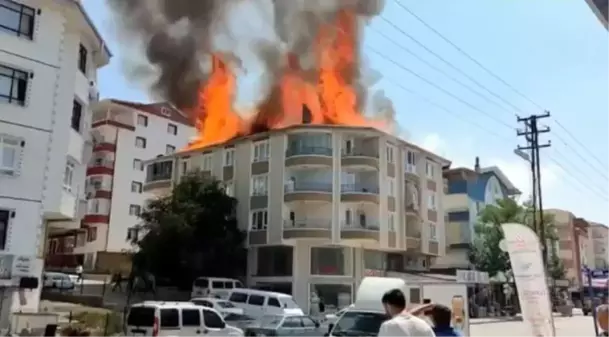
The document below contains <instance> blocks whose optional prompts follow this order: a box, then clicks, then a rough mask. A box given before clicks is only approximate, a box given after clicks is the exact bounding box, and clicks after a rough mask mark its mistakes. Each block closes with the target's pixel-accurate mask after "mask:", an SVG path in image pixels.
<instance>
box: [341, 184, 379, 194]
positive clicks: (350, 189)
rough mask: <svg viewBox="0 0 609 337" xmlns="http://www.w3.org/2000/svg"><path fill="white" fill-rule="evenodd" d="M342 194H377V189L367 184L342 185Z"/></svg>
mask: <svg viewBox="0 0 609 337" xmlns="http://www.w3.org/2000/svg"><path fill="white" fill-rule="evenodd" d="M340 190H341V192H342V193H370V194H378V193H379V187H378V186H373V185H368V184H342V185H341V186H340Z"/></svg>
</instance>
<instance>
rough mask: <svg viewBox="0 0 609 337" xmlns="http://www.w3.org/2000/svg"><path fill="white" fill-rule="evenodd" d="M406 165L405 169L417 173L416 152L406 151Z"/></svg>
mask: <svg viewBox="0 0 609 337" xmlns="http://www.w3.org/2000/svg"><path fill="white" fill-rule="evenodd" d="M405 164H406V165H404V169H405V170H406V172H409V173H416V172H417V158H416V155H415V153H414V152H412V151H406V163H405Z"/></svg>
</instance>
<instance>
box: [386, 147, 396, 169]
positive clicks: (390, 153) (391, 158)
mask: <svg viewBox="0 0 609 337" xmlns="http://www.w3.org/2000/svg"><path fill="white" fill-rule="evenodd" d="M387 163H389V164H395V146H393V145H391V144H389V143H387Z"/></svg>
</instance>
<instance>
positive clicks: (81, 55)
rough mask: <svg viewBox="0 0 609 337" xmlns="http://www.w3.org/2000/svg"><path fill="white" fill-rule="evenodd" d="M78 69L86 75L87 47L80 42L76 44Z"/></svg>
mask: <svg viewBox="0 0 609 337" xmlns="http://www.w3.org/2000/svg"><path fill="white" fill-rule="evenodd" d="M78 69H80V71H81V72H82V73H83V74H84V75H85V76H87V48H85V46H83V45H82V44H81V45H80V46H78Z"/></svg>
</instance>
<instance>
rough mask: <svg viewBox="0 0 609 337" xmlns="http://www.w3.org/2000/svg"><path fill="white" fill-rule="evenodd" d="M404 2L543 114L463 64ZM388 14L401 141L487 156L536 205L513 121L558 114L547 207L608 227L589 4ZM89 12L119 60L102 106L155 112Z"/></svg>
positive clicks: (602, 103)
mask: <svg viewBox="0 0 609 337" xmlns="http://www.w3.org/2000/svg"><path fill="white" fill-rule="evenodd" d="M260 1H265V0H260ZM396 1H400V2H401V4H402V5H404V6H405V7H407V8H408V9H410V10H411V11H412V12H413V13H415V14H416V15H417V16H418V17H420V18H421V19H423V20H424V21H425V22H426V23H427V24H428V25H429V26H431V27H433V28H434V29H436V30H437V31H439V32H440V33H442V34H443V35H444V36H445V37H446V38H448V39H449V40H450V41H452V42H453V43H454V44H456V45H457V46H459V47H460V48H461V49H462V50H464V51H465V52H467V53H468V54H469V55H471V56H472V57H473V58H474V59H475V60H477V61H478V62H479V63H481V64H482V65H484V66H485V67H486V68H487V69H489V70H491V71H492V72H493V73H494V74H496V75H498V76H499V77H500V78H501V79H503V80H504V81H505V82H507V83H509V84H510V85H511V86H512V87H513V88H515V89H517V90H518V91H519V92H520V93H522V94H524V96H526V97H527V98H529V99H531V100H532V101H533V102H535V103H536V104H533V103H531V102H530V101H529V100H528V99H525V98H523V97H521V96H520V95H518V94H517V93H515V92H514V91H512V90H511V89H510V88H509V87H507V86H506V85H504V84H503V83H502V82H500V81H499V80H497V79H496V78H494V77H493V76H491V75H490V74H489V73H487V72H485V71H484V70H483V69H482V68H480V67H479V66H477V65H476V64H475V63H474V62H472V61H471V60H470V59H468V58H467V57H466V56H464V55H463V54H461V53H459V52H458V51H457V50H456V49H455V48H454V47H452V46H451V45H450V44H448V43H447V42H446V41H444V40H442V39H441V38H440V37H438V35H436V34H434V33H433V31H432V30H430V29H429V28H428V27H426V26H425V25H424V24H422V23H421V22H419V21H417V20H416V19H415V18H414V17H413V16H412V15H410V14H409V13H408V12H407V11H405V10H404V8H402V7H400V6H399V5H398V4H397V3H396ZM386 3H387V4H386V6H385V9H384V11H383V13H382V15H381V17H380V18H376V19H374V20H373V21H372V23H371V25H370V27H369V29H367V30H366V32H365V42H364V54H365V55H366V58H367V61H368V62H367V63H368V64H369V66H370V67H371V68H372V69H374V70H375V71H376V72H378V73H379V74H380V75H381V76H382V79H381V80H380V81H379V82H378V83H377V84H376V85H375V86H374V87H373V90H383V91H385V93H386V95H387V96H388V97H389V98H391V99H392V101H393V103H394V105H395V107H396V109H397V112H398V121H399V122H400V125H401V127H402V136H403V137H405V138H407V139H408V140H410V141H413V142H415V143H418V144H420V145H422V146H424V147H426V148H428V149H430V150H434V151H436V152H438V153H440V154H441V155H444V156H446V157H447V158H449V159H450V160H452V161H453V166H469V167H472V166H473V163H474V158H475V157H476V156H479V157H480V160H481V163H482V165H483V166H491V165H497V166H499V167H500V168H501V169H502V170H503V171H504V173H505V174H506V175H507V176H508V177H509V178H510V179H511V180H512V182H513V183H514V184H515V185H516V186H517V187H519V188H520V189H521V190H522V191H523V192H524V193H525V194H528V193H530V190H531V189H530V187H529V186H530V177H529V172H528V168H527V163H526V162H524V161H523V160H522V159H520V158H518V157H516V156H515V155H514V154H513V152H512V151H513V149H514V148H515V146H516V145H517V144H519V143H520V144H523V143H522V141H523V140H522V139H518V137H516V134H515V131H514V128H516V127H517V126H518V125H517V123H516V117H515V114H516V113H518V114H520V115H523V116H524V115H528V114H530V113H540V112H541V109H540V108H539V107H538V106H537V105H539V106H541V107H543V108H544V109H547V110H550V111H551V113H552V118H549V119H546V120H544V124H547V125H549V126H550V127H551V128H552V132H551V133H550V134H546V135H544V136H543V137H542V138H543V139H546V140H551V141H552V147H551V148H549V149H544V150H542V151H543V152H542V176H543V180H542V181H543V185H544V186H543V193H544V195H543V196H544V207H545V208H562V209H567V210H570V211H572V212H573V213H574V214H575V215H577V216H580V217H585V218H587V219H588V220H591V221H597V222H603V223H605V224H607V223H608V222H609V212H608V208H607V206H608V205H607V204H608V197H607V195H608V193H607V191H608V189H607V187H608V180H607V176H609V172H608V164H607V163H608V156H609V140H608V138H607V134H608V127H609V119H608V115H609V114H608V111H609V100H608V95H609V94H608V93H609V78H608V74H609V66H608V62H607V60H608V58H609V48H608V39H607V31H606V30H605V28H604V27H603V26H602V25H601V23H600V22H599V21H598V20H597V18H596V17H595V16H594V14H593V13H592V11H591V10H590V8H589V7H588V5H587V4H586V2H585V1H584V0H562V1H558V0H535V1H531V0H510V1H508V0H493V1H488V0H487V1H482V0H460V1H439V0H426V1H421V0H419V1H415V0H386ZM84 4H85V7H86V9H87V11H88V13H89V14H90V15H91V16H92V18H93V21H94V22H95V24H96V25H97V26H98V28H99V29H100V30H101V32H102V34H103V36H104V37H105V39H106V42H107V44H108V45H109V46H110V48H111V50H112V51H113V53H114V55H115V57H114V58H113V60H112V62H111V64H110V65H108V66H106V67H104V68H103V69H101V71H100V75H99V76H100V77H99V78H100V79H99V86H100V93H101V95H102V97H106V98H110V97H111V98H119V99H125V100H133V101H148V100H149V99H148V96H147V93H146V90H145V88H142V87H141V86H139V85H138V84H137V83H131V82H129V81H128V80H127V79H126V78H125V77H124V76H123V69H122V65H123V62H121V59H123V58H125V54H124V53H123V52H122V51H121V48H120V45H119V44H118V43H117V42H116V39H115V38H114V36H115V34H114V31H113V27H114V24H113V20H112V16H111V13H109V12H108V10H107V9H106V8H105V5H104V1H84ZM241 13H244V14H245V15H247V14H251V12H249V13H247V9H245V8H242V9H241V11H238V12H236V13H235V14H236V15H240V14H241ZM242 17H243V16H242ZM247 17H249V18H251V17H252V15H247ZM238 22H239V23H237V25H239V24H243V22H244V21H243V20H242V19H241V20H240V21H238ZM394 26H396V27H398V28H399V29H400V30H402V31H403V32H400V31H399V30H398V29H396V27H394ZM241 28H243V27H241ZM252 28H256V29H254V30H260V31H264V29H265V27H264V23H263V22H261V20H258V21H255V20H253V19H250V20H248V22H247V23H246V30H251V29H252ZM267 28H268V27H267ZM404 32H405V33H407V34H409V35H410V36H411V37H412V38H414V39H416V40H417V41H419V44H417V43H416V42H415V41H414V40H413V39H412V38H409V37H408V36H406V35H405V34H404ZM384 36H387V37H389V38H390V39H391V40H393V41H389V40H387V39H386V38H385V37H384ZM427 49H428V50H431V51H432V52H433V53H435V54H436V55H439V56H440V57H441V58H443V59H444V60H445V61H447V62H448V64H447V62H444V61H442V60H440V59H439V58H437V57H436V56H434V55H432V54H430V53H429V51H428V50H427ZM405 50H409V51H410V53H409V52H407V51H405ZM413 54H414V55H416V56H413ZM387 58H389V59H390V60H388V59H387ZM421 60H423V61H421ZM430 65H431V66H430ZM404 68H407V69H410V70H411V71H413V72H415V73H416V74H417V75H418V76H417V75H413V74H412V73H411V72H409V71H408V70H405V69H404ZM464 74H466V75H467V77H466V76H464ZM471 79H473V80H474V81H475V82H476V83H474V82H472V81H471ZM455 80H456V81H458V82H460V83H461V84H459V83H457V82H456V81H455ZM429 82H431V83H432V84H430V83H429ZM479 85H482V87H480V86H479ZM413 93H414V94H413ZM447 93H448V94H447ZM421 97H424V98H421ZM455 97H456V99H455ZM430 102H431V103H430ZM438 106H440V107H438ZM514 107H517V108H518V110H516V109H515V108H514ZM489 116H490V117H489ZM556 121H558V123H560V125H562V126H564V127H565V128H566V129H567V130H568V132H569V133H571V134H572V135H573V136H575V137H576V138H577V141H575V140H573V138H571V137H570V136H569V134H568V133H567V132H565V130H563V129H562V128H560V126H559V125H558V124H557V123H556ZM476 125H481V126H482V127H481V128H479V127H477V126H476ZM580 143H581V144H584V145H586V146H587V148H583V147H582V146H581V145H580ZM592 155H593V157H592Z"/></svg>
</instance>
